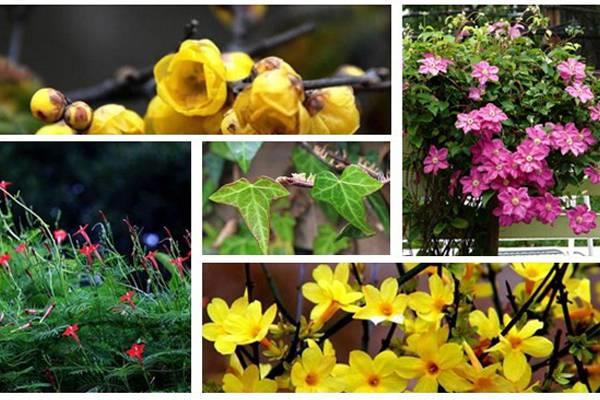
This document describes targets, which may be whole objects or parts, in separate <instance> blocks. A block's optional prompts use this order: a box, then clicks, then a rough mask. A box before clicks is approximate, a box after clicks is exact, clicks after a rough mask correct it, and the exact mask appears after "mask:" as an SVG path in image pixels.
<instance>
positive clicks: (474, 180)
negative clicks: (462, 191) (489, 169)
mask: <svg viewBox="0 0 600 400" xmlns="http://www.w3.org/2000/svg"><path fill="white" fill-rule="evenodd" d="M479 183H480V182H479V181H478V180H477V179H473V182H471V185H472V186H473V187H478V186H479Z"/></svg>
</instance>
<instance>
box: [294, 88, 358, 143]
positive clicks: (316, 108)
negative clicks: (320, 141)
mask: <svg viewBox="0 0 600 400" xmlns="http://www.w3.org/2000/svg"><path fill="white" fill-rule="evenodd" d="M359 126H360V114H359V112H358V108H357V107H356V99H355V98H354V90H353V89H352V88H351V87H350V86H336V87H330V88H325V89H318V90H313V91H311V92H309V93H307V95H306V100H305V101H304V104H303V107H302V109H301V111H300V132H299V133H303V134H321V135H323V134H352V133H354V132H356V131H357V130H358V128H359Z"/></svg>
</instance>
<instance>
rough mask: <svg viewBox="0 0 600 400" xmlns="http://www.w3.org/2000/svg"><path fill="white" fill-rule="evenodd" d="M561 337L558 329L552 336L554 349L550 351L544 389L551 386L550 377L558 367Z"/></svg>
mask: <svg viewBox="0 0 600 400" xmlns="http://www.w3.org/2000/svg"><path fill="white" fill-rule="evenodd" d="M561 335H562V331H561V330H560V329H559V330H557V331H556V334H555V335H554V348H553V351H552V355H551V356H550V361H549V367H548V371H547V373H546V377H545V378H544V386H545V387H546V389H550V385H551V384H552V375H553V374H554V370H555V369H556V367H557V365H558V360H559V353H558V352H559V350H560V349H559V347H560V337H561Z"/></svg>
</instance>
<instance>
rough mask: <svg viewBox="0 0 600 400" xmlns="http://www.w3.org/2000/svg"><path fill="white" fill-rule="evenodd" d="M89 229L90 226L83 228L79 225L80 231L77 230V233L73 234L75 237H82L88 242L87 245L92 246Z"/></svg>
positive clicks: (86, 225)
mask: <svg viewBox="0 0 600 400" xmlns="http://www.w3.org/2000/svg"><path fill="white" fill-rule="evenodd" d="M87 227H88V224H85V225H83V226H81V225H79V229H77V231H76V232H75V233H74V234H73V236H75V235H80V236H81V237H82V238H83V239H84V240H85V241H86V242H87V244H90V245H91V244H92V240H91V239H90V237H89V235H88V234H87V232H86V229H87Z"/></svg>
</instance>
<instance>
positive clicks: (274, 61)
mask: <svg viewBox="0 0 600 400" xmlns="http://www.w3.org/2000/svg"><path fill="white" fill-rule="evenodd" d="M276 69H282V70H284V71H286V72H287V73H288V74H291V75H294V76H296V77H297V78H298V79H301V78H300V75H299V74H298V73H297V72H296V71H295V70H294V68H292V66H291V65H290V64H288V63H286V62H285V61H283V60H282V59H281V58H279V57H266V58H263V59H262V60H259V61H257V62H256V64H254V73H255V74H256V75H260V74H262V73H265V72H268V71H273V70H276Z"/></svg>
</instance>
